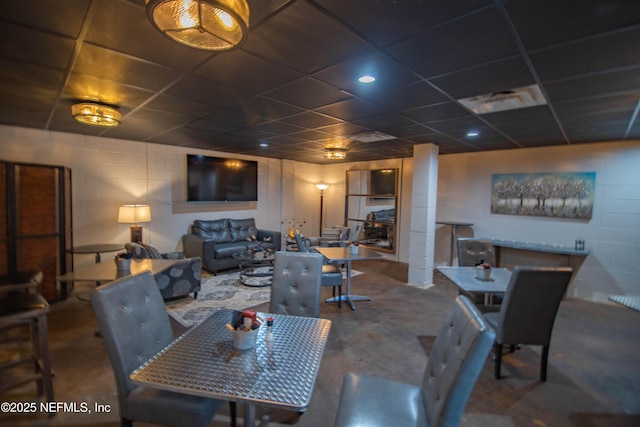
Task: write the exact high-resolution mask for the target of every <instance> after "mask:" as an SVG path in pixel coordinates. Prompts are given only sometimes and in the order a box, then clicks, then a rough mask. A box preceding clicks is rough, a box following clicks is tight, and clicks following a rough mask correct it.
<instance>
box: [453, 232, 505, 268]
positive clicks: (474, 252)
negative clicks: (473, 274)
mask: <svg viewBox="0 0 640 427" xmlns="http://www.w3.org/2000/svg"><path fill="white" fill-rule="evenodd" d="M480 262H488V263H489V264H491V266H492V267H496V252H495V248H494V247H493V243H492V242H491V240H486V239H474V238H470V237H460V238H458V266H460V267H473V266H474V265H477V264H479V263H480Z"/></svg>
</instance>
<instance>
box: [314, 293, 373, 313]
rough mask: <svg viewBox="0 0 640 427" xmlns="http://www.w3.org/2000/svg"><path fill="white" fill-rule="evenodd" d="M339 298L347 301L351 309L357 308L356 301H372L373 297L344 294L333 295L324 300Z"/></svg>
mask: <svg viewBox="0 0 640 427" xmlns="http://www.w3.org/2000/svg"><path fill="white" fill-rule="evenodd" d="M338 300H340V301H343V302H346V303H347V304H349V307H351V310H355V309H356V305H355V303H354V301H371V298H369V297H365V296H362V295H342V296H341V297H332V298H328V299H326V300H325V301H324V302H338Z"/></svg>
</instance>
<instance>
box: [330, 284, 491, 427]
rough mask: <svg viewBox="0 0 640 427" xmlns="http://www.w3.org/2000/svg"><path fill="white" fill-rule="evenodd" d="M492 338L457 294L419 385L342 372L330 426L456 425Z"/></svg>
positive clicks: (482, 320) (479, 319) (462, 298)
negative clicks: (336, 405) (338, 393)
mask: <svg viewBox="0 0 640 427" xmlns="http://www.w3.org/2000/svg"><path fill="white" fill-rule="evenodd" d="M494 338H495V334H494V332H493V331H492V330H491V328H490V327H489V326H488V325H487V323H486V322H485V321H484V319H483V317H482V314H480V312H479V311H478V309H477V308H476V307H475V306H474V305H473V303H472V302H471V301H470V300H469V299H468V298H467V297H465V296H464V295H461V296H458V297H457V298H456V301H455V303H454V304H453V306H452V307H451V309H450V310H449V313H448V314H447V317H446V318H445V320H444V322H443V323H442V326H441V327H440V330H439V331H438V335H437V337H436V340H435V342H434V343H433V347H432V348H431V352H430V354H429V359H428V361H427V367H426V369H425V371H424V376H423V379H422V385H421V386H419V385H414V384H406V383H401V382H397V381H392V380H388V379H385V378H380V377H374V376H370V375H361V374H354V373H348V374H347V375H346V376H345V378H344V381H343V383H342V393H341V395H340V404H339V406H338V414H337V416H336V422H335V427H359V426H367V427H387V426H394V427H395V426H398V427H403V426H411V427H417V426H422V427H425V426H431V427H444V426H447V427H453V426H458V424H459V423H460V419H461V417H462V413H463V411H464V407H465V406H466V404H467V400H468V399H469V395H470V394H471V391H472V390H473V387H474V386H475V383H476V381H477V379H478V375H479V374H480V371H481V370H482V368H483V366H484V364H485V361H486V359H487V355H488V354H489V350H490V349H491V344H492V343H493V340H494Z"/></svg>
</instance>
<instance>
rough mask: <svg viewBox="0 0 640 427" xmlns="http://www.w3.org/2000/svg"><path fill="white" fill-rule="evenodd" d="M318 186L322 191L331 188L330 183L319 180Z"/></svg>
mask: <svg viewBox="0 0 640 427" xmlns="http://www.w3.org/2000/svg"><path fill="white" fill-rule="evenodd" d="M316 188H317V189H318V190H320V191H324V190H326V189H327V188H329V184H325V183H324V182H319V183H317V184H316Z"/></svg>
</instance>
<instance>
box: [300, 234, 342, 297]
mask: <svg viewBox="0 0 640 427" xmlns="http://www.w3.org/2000/svg"><path fill="white" fill-rule="evenodd" d="M293 236H294V238H295V239H296V245H297V246H298V251H300V252H311V253H318V254H319V252H317V251H316V250H315V249H313V248H310V247H309V246H307V244H306V242H305V241H304V239H303V238H302V236H300V234H299V233H297V232H294V233H293ZM322 259H323V261H322V286H331V287H332V295H333V296H336V287H337V288H338V308H341V307H342V271H341V270H340V268H338V266H337V265H335V264H330V263H329V261H328V260H327V259H326V258H325V257H324V256H323V257H322Z"/></svg>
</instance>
